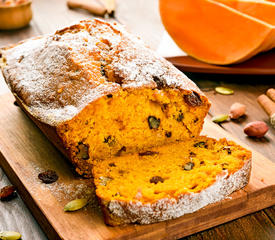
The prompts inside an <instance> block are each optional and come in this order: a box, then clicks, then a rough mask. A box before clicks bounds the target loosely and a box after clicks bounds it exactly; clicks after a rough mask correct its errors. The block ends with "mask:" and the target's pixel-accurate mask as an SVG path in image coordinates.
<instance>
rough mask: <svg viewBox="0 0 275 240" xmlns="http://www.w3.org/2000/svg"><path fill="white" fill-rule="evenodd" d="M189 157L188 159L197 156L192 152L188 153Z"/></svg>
mask: <svg viewBox="0 0 275 240" xmlns="http://www.w3.org/2000/svg"><path fill="white" fill-rule="evenodd" d="M189 156H190V157H196V156H197V154H196V153H194V152H190V153H189Z"/></svg>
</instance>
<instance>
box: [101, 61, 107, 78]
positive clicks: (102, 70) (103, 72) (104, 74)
mask: <svg viewBox="0 0 275 240" xmlns="http://www.w3.org/2000/svg"><path fill="white" fill-rule="evenodd" d="M100 73H101V75H102V76H106V71H105V68H104V66H103V65H102V64H101V65H100Z"/></svg>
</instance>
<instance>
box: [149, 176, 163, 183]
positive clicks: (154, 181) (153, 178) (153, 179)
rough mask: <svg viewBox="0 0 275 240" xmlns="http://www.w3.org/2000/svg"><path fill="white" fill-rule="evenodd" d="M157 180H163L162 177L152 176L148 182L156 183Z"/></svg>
mask: <svg viewBox="0 0 275 240" xmlns="http://www.w3.org/2000/svg"><path fill="white" fill-rule="evenodd" d="M158 182H162V183H163V182H164V179H163V178H162V177H160V176H154V177H152V178H151V179H150V183H154V184H157V183H158Z"/></svg>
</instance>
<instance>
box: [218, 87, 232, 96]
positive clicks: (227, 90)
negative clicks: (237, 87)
mask: <svg viewBox="0 0 275 240" xmlns="http://www.w3.org/2000/svg"><path fill="white" fill-rule="evenodd" d="M215 91H216V92H217V93H219V94H223V95H231V94H234V91H233V90H232V89H230V88H225V87H216V88H215Z"/></svg>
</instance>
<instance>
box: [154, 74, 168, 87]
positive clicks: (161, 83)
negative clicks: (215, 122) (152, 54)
mask: <svg viewBox="0 0 275 240" xmlns="http://www.w3.org/2000/svg"><path fill="white" fill-rule="evenodd" d="M153 80H154V82H155V83H156V84H157V89H162V88H164V87H166V82H165V81H164V80H163V79H160V78H159V77H157V76H153Z"/></svg>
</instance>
